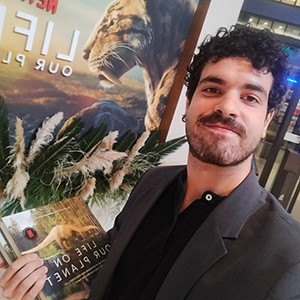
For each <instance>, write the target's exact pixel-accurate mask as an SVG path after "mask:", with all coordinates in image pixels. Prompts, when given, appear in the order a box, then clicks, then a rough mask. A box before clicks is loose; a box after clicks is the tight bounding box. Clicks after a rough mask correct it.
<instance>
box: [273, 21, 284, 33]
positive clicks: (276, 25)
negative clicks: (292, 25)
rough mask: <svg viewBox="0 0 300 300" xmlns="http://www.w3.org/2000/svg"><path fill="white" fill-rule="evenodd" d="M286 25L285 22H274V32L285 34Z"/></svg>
mask: <svg viewBox="0 0 300 300" xmlns="http://www.w3.org/2000/svg"><path fill="white" fill-rule="evenodd" d="M286 26H287V25H286V24H285V23H282V22H278V21H274V22H273V24H272V29H273V32H274V33H277V34H281V35H284V34H285V28H286Z"/></svg>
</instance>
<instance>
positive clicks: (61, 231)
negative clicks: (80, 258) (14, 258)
mask: <svg viewBox="0 0 300 300" xmlns="http://www.w3.org/2000/svg"><path fill="white" fill-rule="evenodd" d="M91 229H97V230H100V228H99V227H97V226H94V225H88V226H83V227H78V226H75V225H71V224H61V225H56V226H54V227H53V228H52V229H51V230H50V232H49V234H48V235H47V236H46V237H45V239H44V240H43V241H42V242H41V243H40V244H39V245H37V246H36V247H34V248H31V249H28V250H26V251H23V252H22V254H29V253H33V252H37V251H39V250H41V249H43V248H45V247H47V246H48V245H50V244H51V243H52V242H56V243H57V244H58V246H59V247H60V248H61V249H67V248H68V247H69V240H70V239H71V238H72V237H74V236H75V235H82V233H83V232H86V231H88V230H91Z"/></svg>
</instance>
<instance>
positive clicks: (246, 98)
mask: <svg viewBox="0 0 300 300" xmlns="http://www.w3.org/2000/svg"><path fill="white" fill-rule="evenodd" d="M244 99H245V101H247V102H249V103H259V100H258V99H257V98H256V97H253V96H245V97H244Z"/></svg>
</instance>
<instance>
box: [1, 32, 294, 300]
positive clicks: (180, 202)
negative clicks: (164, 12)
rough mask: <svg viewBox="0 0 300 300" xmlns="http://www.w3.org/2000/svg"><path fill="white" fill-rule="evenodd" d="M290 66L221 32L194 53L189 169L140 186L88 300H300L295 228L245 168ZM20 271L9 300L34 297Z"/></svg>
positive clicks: (174, 169)
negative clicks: (30, 293) (29, 295)
mask: <svg viewBox="0 0 300 300" xmlns="http://www.w3.org/2000/svg"><path fill="white" fill-rule="evenodd" d="M286 64H287V58H286V55H285V53H284V51H283V50H282V47H281V45H280V44H279V43H278V42H277V41H276V40H274V38H273V37H272V36H271V34H270V33H269V32H268V31H261V32H255V31H253V30H251V29H250V28H247V27H245V28H235V27H232V28H231V29H230V30H229V31H228V30H226V29H224V28H222V29H220V30H219V32H218V33H217V35H216V36H215V37H212V38H210V39H208V40H206V41H205V42H204V43H203V44H202V45H201V46H200V48H199V53H198V54H197V55H195V56H194V58H193V61H192V63H191V65H190V67H189V69H188V74H187V77H186V85H187V103H186V113H185V115H184V117H183V120H184V121H185V122H186V135H187V139H188V143H189V154H188V163H187V166H169V167H157V168H154V169H152V170H149V171H148V172H146V173H145V174H144V175H143V176H142V178H141V179H140V180H139V182H138V184H137V185H136V187H135V188H134V190H133V192H132V193H131V196H130V198H129V200H128V201H127V203H126V205H125V208H124V209H123V211H122V212H121V213H120V215H119V216H118V217H117V219H116V222H115V225H114V227H113V229H112V230H111V231H110V236H111V242H112V248H111V251H110V254H109V256H108V258H107V260H106V262H105V263H104V265H103V267H102V269H101V270H100V271H99V273H98V274H97V277H96V279H95V280H94V283H93V285H92V289H91V294H90V298H89V299H91V300H96V299H109V300H118V299H123V300H124V299H133V300H137V299H143V300H145V299H156V300H169V299H170V300H176V299H177V300H181V299H188V300H196V299H197V300H198V299H205V300H218V299H220V300H221V299H222V300H235V299H236V300H241V299H243V300H246V299H249V300H259V299H278V300H284V299H300V225H299V223H298V222H296V221H295V220H293V219H292V217H291V216H290V215H289V214H288V213H286V212H285V211H284V209H283V208H282V207H281V205H280V204H279V203H278V201H277V200H276V199H275V198H274V197H273V196H272V195H270V194H269V193H268V192H267V191H266V190H264V189H263V188H262V187H260V186H259V184H258V181H257V178H256V175H255V173H254V171H253V170H252V164H251V162H252V158H253V152H254V151H255V149H256V147H257V145H258V144H259V142H260V140H261V139H262V138H263V137H264V136H265V134H266V130H267V127H268V125H269V123H270V121H271V119H272V117H273V115H274V110H275V107H276V106H277V104H278V103H279V100H280V98H281V97H282V96H283V94H284V88H283V86H282V85H283V83H284V80H285V75H286ZM30 259H32V257H30ZM28 260H29V257H23V258H21V259H19V260H18V261H17V263H16V264H15V266H13V267H10V268H9V269H8V271H7V272H6V273H5V274H4V276H3V277H2V279H1V282H0V283H1V286H2V287H3V288H4V293H5V294H6V295H7V296H8V297H10V299H31V298H30V297H28V298H26V297H27V296H26V295H28V293H29V292H27V291H28V289H29V291H30V287H31V286H33V288H32V289H33V290H34V291H33V292H32V295H34V294H35V293H36V292H37V291H38V290H39V289H40V288H41V285H42V283H43V280H44V279H42V280H39V277H41V276H44V274H45V270H42V268H43V267H41V265H42V263H41V261H39V260H37V259H34V260H31V262H30V263H28ZM33 264H35V265H34V266H33ZM28 266H30V267H28ZM27 269H29V271H25V270H27ZM28 274H30V275H28ZM28 276H29V277H31V278H30V280H29V279H28V278H29V277H28ZM9 286H10V287H9ZM20 287H22V288H23V292H21V291H20V290H21V288H20ZM32 289H31V291H32ZM24 290H25V292H24ZM13 293H15V295H17V294H18V293H19V294H18V295H20V294H23V295H22V296H16V298H14V296H13Z"/></svg>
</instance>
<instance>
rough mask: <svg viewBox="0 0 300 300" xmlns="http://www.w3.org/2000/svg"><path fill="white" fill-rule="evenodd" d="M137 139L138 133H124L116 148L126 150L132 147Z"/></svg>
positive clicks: (121, 150)
mask: <svg viewBox="0 0 300 300" xmlns="http://www.w3.org/2000/svg"><path fill="white" fill-rule="evenodd" d="M136 140H137V135H136V134H135V133H133V132H131V131H128V132H126V133H125V134H123V135H122V136H121V137H120V138H119V139H118V141H117V143H116V144H115V145H114V150H116V151H120V152H125V151H127V150H129V149H131V148H132V146H133V144H134V143H135V141H136Z"/></svg>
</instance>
